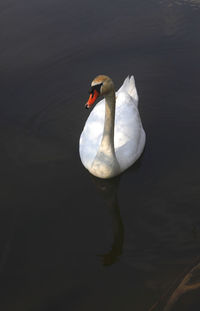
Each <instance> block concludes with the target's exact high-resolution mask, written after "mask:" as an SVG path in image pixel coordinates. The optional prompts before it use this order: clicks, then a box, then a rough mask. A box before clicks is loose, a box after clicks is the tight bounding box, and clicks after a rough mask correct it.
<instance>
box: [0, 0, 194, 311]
mask: <svg viewBox="0 0 200 311" xmlns="http://www.w3.org/2000/svg"><path fill="white" fill-rule="evenodd" d="M0 24H1V32H0V39H1V40H0V42H1V46H0V79H1V83H0V85H1V92H0V96H1V114H0V128H1V134H0V143H1V151H0V159H1V166H0V167H1V174H0V182H1V187H0V196H1V205H0V254H1V256H0V285H1V293H0V296H1V299H0V307H1V310H2V311H4V310H5V311H7V310H9V311H11V310H14V311H16V310H20V311H23V310H26V311H27V310H30V311H36V310H37V311H49V310H50V311H54V310H55V311H57V310H70V311H71V310H72V311H85V310H87V311H90V310H91V311H94V310H95V311H100V310H105V311H107V310H109V311H110V310H111V311H121V310H124V311H129V310H130V311H133V310H137V311H150V310H165V311H166V310H176V311H179V310H181V311H183V310H190V311H193V310H195V311H196V310H200V298H199V297H200V295H199V294H200V290H199V289H196V290H193V291H190V292H188V293H186V294H183V295H181V296H180V297H178V298H177V302H176V303H174V302H173V303H171V306H170V304H169V303H170V300H169V299H170V296H171V295H172V294H173V293H175V295H176V292H174V291H175V289H176V287H177V286H178V285H179V284H180V283H181V281H182V280H183V278H184V276H185V275H186V274H187V273H188V272H189V271H190V270H191V269H192V268H193V267H194V266H195V265H197V264H198V263H199V261H200V258H199V256H200V245H199V244H200V211H199V208H200V204H199V201H200V182H199V175H200V166H199V158H200V144H199V133H200V122H199V116H200V95H199V94H200V91H199V89H200V88H199V87H200V84H199V77H200V62H199V55H200V36H199V32H200V1H199V0H179V1H172V0H162V1H161V0H160V1H159V0H148V1H147V0H127V1H121V0H115V1H113V0H111V1H109V2H108V1H105V0H102V1H96V2H94V1H91V0H85V1H80V0H74V1H64V0H49V1H47V0H42V1H41V0H34V1H25V0H18V1H14V0H2V1H1V3H0ZM97 74H107V75H110V76H111V77H112V78H113V80H114V82H115V85H116V88H118V87H119V86H120V85H121V83H122V82H123V80H124V79H125V77H126V76H127V75H128V74H134V76H135V79H136V85H137V89H138V93H139V97H140V103H139V105H140V106H139V109H140V113H141V118H142V121H143V125H144V128H145V131H146V134H147V144H146V149H145V152H144V154H143V156H142V158H141V159H140V160H139V161H138V162H137V163H136V164H135V165H134V166H133V167H131V168H130V169H129V170H128V171H127V172H125V173H124V174H123V175H122V176H120V177H119V178H116V179H114V180H111V181H104V180H99V179H97V178H93V177H92V176H91V175H90V174H89V173H88V172H87V171H86V170H85V169H84V167H83V166H82V164H81V162H80V159H79V153H78V141H79V136H80V133H81V131H82V128H83V126H84V123H85V121H86V119H87V117H88V111H86V110H85V109H84V104H85V101H86V100H87V97H88V88H89V84H90V82H91V80H92V79H93V78H94V77H95V76H96V75H97ZM198 271H199V270H198ZM198 271H197V273H196V272H195V273H196V274H195V275H194V276H193V279H192V280H190V281H191V282H190V283H191V284H193V283H194V282H195V283H196V282H200V276H199V274H198ZM151 308H152V309H151ZM164 308H165V309H164ZM167 308H168V309H167Z"/></svg>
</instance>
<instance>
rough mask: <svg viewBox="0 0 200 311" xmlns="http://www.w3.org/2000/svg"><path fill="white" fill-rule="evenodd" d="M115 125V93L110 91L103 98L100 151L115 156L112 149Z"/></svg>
mask: <svg viewBox="0 0 200 311" xmlns="http://www.w3.org/2000/svg"><path fill="white" fill-rule="evenodd" d="M114 125H115V92H114V90H113V91H111V92H110V93H109V94H107V95H106V96H105V121H104V130H103V137H102V141H101V146H100V149H101V150H104V151H107V152H108V153H111V154H113V155H115V148H114Z"/></svg>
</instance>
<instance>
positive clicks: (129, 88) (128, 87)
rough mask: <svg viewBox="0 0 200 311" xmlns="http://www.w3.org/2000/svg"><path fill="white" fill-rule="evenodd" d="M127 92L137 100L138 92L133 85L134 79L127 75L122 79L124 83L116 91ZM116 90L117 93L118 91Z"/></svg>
mask: <svg viewBox="0 0 200 311" xmlns="http://www.w3.org/2000/svg"><path fill="white" fill-rule="evenodd" d="M123 91H124V92H127V93H128V94H129V95H130V96H131V97H133V99H134V100H135V101H136V102H138V93H137V89H136V86H135V79H134V77H133V76H131V77H130V78H129V76H128V77H127V78H126V79H125V80H124V83H123V84H122V86H121V87H120V89H119V90H118V92H123ZM118 92H117V93H118Z"/></svg>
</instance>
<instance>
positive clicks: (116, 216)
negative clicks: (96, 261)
mask: <svg viewBox="0 0 200 311" xmlns="http://www.w3.org/2000/svg"><path fill="white" fill-rule="evenodd" d="M91 176H92V179H93V181H94V183H95V185H96V187H97V189H98V191H99V192H100V194H101V196H102V197H103V199H104V200H105V202H106V205H107V206H108V209H109V211H110V214H111V217H112V227H113V244H112V247H111V250H110V251H109V252H108V253H106V254H103V255H100V256H101V257H102V260H103V265H105V266H109V265H112V264H113V263H115V262H116V261H117V260H118V258H119V256H120V255H121V254H122V248H123V242H124V226H123V223H122V219H121V215H120V209H119V205H118V198H117V191H118V186H119V182H120V176H117V177H114V178H111V179H100V178H97V177H94V176H93V175H91Z"/></svg>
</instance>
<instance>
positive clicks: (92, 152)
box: [79, 99, 105, 169]
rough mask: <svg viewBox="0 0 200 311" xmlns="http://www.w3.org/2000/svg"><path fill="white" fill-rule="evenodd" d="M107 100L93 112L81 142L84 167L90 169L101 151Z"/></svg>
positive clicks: (100, 103)
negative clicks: (99, 150)
mask: <svg viewBox="0 0 200 311" xmlns="http://www.w3.org/2000/svg"><path fill="white" fill-rule="evenodd" d="M104 119H105V99H103V100H101V101H100V102H99V103H97V104H96V106H95V107H94V109H93V110H92V111H91V113H90V115H89V117H88V119H87V121H86V123H85V126H84V128H83V131H82V134H81V136H80V141H79V153H80V157H81V161H82V163H83V165H84V166H85V167H86V168H87V169H89V168H90V167H91V165H92V162H93V160H94V158H95V156H96V154H97V151H98V149H99V146H100V143H101V140H102V136H103V128H104Z"/></svg>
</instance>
